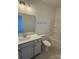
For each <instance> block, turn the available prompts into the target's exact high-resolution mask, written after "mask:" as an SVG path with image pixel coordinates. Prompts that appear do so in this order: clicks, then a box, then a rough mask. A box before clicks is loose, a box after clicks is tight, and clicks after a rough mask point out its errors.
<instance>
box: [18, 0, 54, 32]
mask: <svg viewBox="0 0 79 59" xmlns="http://www.w3.org/2000/svg"><path fill="white" fill-rule="evenodd" d="M31 7H32V8H33V10H32V11H30V12H28V11H27V10H25V11H21V10H19V12H23V13H26V14H31V15H35V16H36V32H37V33H51V32H53V29H52V28H51V27H52V26H53V25H51V21H52V23H53V20H54V16H55V8H53V7H51V6H49V5H47V4H45V3H43V2H41V1H40V0H33V2H32V5H31Z"/></svg>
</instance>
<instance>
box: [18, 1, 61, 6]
mask: <svg viewBox="0 0 79 59" xmlns="http://www.w3.org/2000/svg"><path fill="white" fill-rule="evenodd" d="M19 1H26V0H19ZM27 1H34V0H27ZM38 1H39V0H38ZM40 1H42V2H44V3H47V4H49V5H51V6H54V7H60V6H61V0H40Z"/></svg>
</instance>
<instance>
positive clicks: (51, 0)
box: [42, 0, 61, 7]
mask: <svg viewBox="0 0 79 59" xmlns="http://www.w3.org/2000/svg"><path fill="white" fill-rule="evenodd" d="M42 1H43V2H45V3H47V4H49V5H52V6H55V7H58V6H61V0H42Z"/></svg>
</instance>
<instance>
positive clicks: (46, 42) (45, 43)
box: [43, 40, 51, 47]
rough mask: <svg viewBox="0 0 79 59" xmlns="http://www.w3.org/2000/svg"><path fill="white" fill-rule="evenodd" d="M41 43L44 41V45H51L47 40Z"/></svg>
mask: <svg viewBox="0 0 79 59" xmlns="http://www.w3.org/2000/svg"><path fill="white" fill-rule="evenodd" d="M43 43H44V45H46V46H48V47H49V46H51V43H50V42H49V41H47V40H44V41H43Z"/></svg>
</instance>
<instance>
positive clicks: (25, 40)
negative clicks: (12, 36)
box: [18, 34, 45, 44]
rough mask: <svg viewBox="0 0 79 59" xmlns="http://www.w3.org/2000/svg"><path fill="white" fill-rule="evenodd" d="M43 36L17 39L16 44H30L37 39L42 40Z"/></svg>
mask: <svg viewBox="0 0 79 59" xmlns="http://www.w3.org/2000/svg"><path fill="white" fill-rule="evenodd" d="M43 36H45V35H43V34H42V35H36V34H34V35H28V36H27V37H25V38H23V37H18V44H22V43H26V42H30V41H33V40H37V39H40V38H42V37H43Z"/></svg>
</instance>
